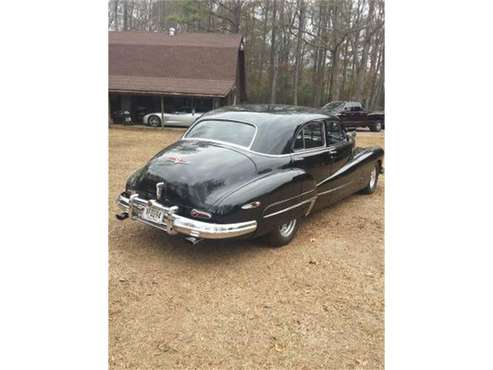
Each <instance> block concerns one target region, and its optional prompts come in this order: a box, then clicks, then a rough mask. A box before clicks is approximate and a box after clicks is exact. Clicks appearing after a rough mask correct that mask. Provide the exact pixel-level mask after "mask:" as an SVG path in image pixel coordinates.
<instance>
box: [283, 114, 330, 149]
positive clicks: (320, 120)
mask: <svg viewBox="0 0 493 370" xmlns="http://www.w3.org/2000/svg"><path fill="white" fill-rule="evenodd" d="M324 121H325V118H319V119H313V120H311V121H308V122H305V123H303V124H302V125H301V126H300V127H298V128H297V129H296V131H295V133H294V140H293V142H292V143H291V152H292V153H294V154H298V153H306V152H311V151H315V150H321V149H324V148H327V138H326V137H325V136H326V133H325V130H324V128H325V123H324ZM313 122H318V123H321V124H322V133H323V135H322V136H323V138H324V142H323V144H322V145H320V146H317V147H315V148H309V149H305V148H304V146H305V133H304V132H302V135H303V149H295V148H294V145H295V143H296V136H297V135H298V133H299V132H300V130H303V129H304V128H305V126H306V125H309V124H310V123H313Z"/></svg>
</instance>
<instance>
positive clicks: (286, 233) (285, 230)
mask: <svg viewBox="0 0 493 370" xmlns="http://www.w3.org/2000/svg"><path fill="white" fill-rule="evenodd" d="M295 226H296V219H295V218H293V219H292V220H291V221H289V222H286V223H285V224H282V225H281V226H279V234H281V236H282V237H283V238H289V237H290V236H291V234H292V233H293V230H294V228H295Z"/></svg>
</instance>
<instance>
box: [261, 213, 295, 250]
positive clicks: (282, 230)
mask: <svg viewBox="0 0 493 370" xmlns="http://www.w3.org/2000/svg"><path fill="white" fill-rule="evenodd" d="M299 226H300V220H299V219H298V218H296V217H295V218H293V219H291V220H289V221H287V222H283V223H281V224H279V225H278V226H277V227H276V228H275V229H274V230H272V231H271V233H270V234H269V242H270V243H271V244H272V245H273V246H274V247H282V246H284V245H286V244H289V242H291V240H293V238H294V236H295V235H296V232H297V231H298V228H299Z"/></svg>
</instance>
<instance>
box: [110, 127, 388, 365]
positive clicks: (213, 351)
mask: <svg viewBox="0 0 493 370" xmlns="http://www.w3.org/2000/svg"><path fill="white" fill-rule="evenodd" d="M183 132H184V131H183V130H181V129H136V128H111V129H110V132H109V364H110V367H111V368H112V369H126V368H135V369H157V368H161V369H170V368H173V369H174V368H189V369H192V368H193V369H196V368H216V369H223V368H234V369H256V368H276V369H286V368H290V369H292V368H294V369H317V368H319V369H322V368H323V369H353V368H365V369H377V368H383V366H384V176H381V177H380V178H379V183H378V189H377V191H376V192H375V193H374V194H372V195H370V196H365V195H353V196H352V197H350V198H348V199H346V200H344V201H342V202H341V203H339V204H337V205H335V206H333V207H332V208H329V209H326V210H322V211H319V212H317V213H315V214H313V215H311V216H309V217H308V218H307V219H306V221H305V222H304V224H303V225H302V227H301V228H300V230H299V232H298V235H297V237H296V238H295V239H294V240H293V241H292V242H291V244H290V245H288V246H286V247H284V248H280V249H271V248H269V247H268V246H267V245H266V244H264V243H263V242H262V241H261V240H255V241H241V242H210V241H206V242H202V243H199V244H198V245H197V246H190V245H189V244H187V243H185V242H183V241H182V240H181V239H179V238H171V237H169V236H167V235H166V234H165V233H164V232H162V231H160V230H157V229H154V228H151V227H149V226H146V225H143V224H139V223H136V222H132V221H128V220H127V221H125V222H120V221H118V220H116V219H115V217H114V214H115V213H117V212H118V209H117V207H116V205H115V202H114V201H115V199H116V197H117V195H118V194H119V192H120V191H122V189H123V187H124V184H125V181H126V178H127V177H128V176H129V175H130V174H131V173H132V171H134V170H135V169H137V168H139V167H141V166H142V165H144V164H145V162H147V160H148V159H150V157H151V156H152V155H154V154H155V153H156V152H158V151H159V150H160V149H162V148H164V147H165V146H167V145H168V144H171V143H172V142H174V141H176V140H177V139H178V138H179V137H180V136H181V135H182V134H183ZM357 141H358V145H362V146H366V145H380V146H383V144H384V134H383V133H370V132H359V133H358V136H357Z"/></svg>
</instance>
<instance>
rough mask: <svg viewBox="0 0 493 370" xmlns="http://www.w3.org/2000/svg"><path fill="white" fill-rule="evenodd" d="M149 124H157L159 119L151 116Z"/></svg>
mask: <svg viewBox="0 0 493 370" xmlns="http://www.w3.org/2000/svg"><path fill="white" fill-rule="evenodd" d="M151 125H152V126H157V125H159V121H158V120H157V118H156V117H152V118H151Z"/></svg>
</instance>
